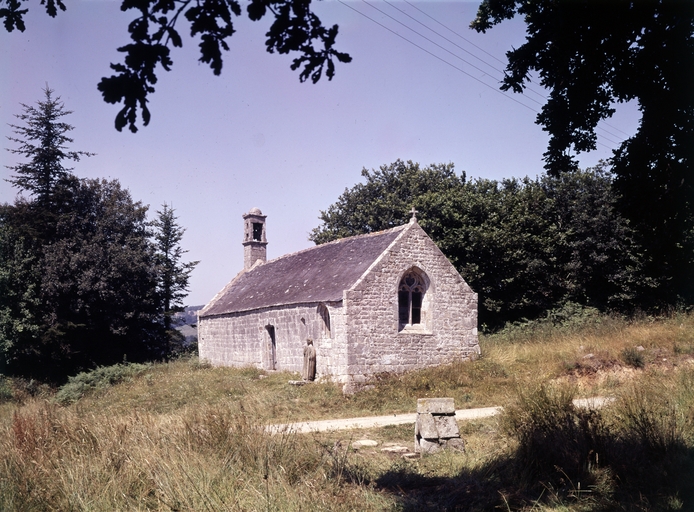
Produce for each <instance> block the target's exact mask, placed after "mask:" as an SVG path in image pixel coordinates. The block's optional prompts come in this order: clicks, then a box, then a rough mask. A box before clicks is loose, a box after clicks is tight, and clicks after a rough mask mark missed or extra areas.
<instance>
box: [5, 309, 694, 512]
mask: <svg viewBox="0 0 694 512" xmlns="http://www.w3.org/2000/svg"><path fill="white" fill-rule="evenodd" d="M597 320H599V321H596V319H595V318H592V319H588V322H587V323H586V324H585V325H582V326H572V325H565V326H564V327H562V328H551V327H548V326H544V325H537V326H535V328H534V329H527V328H526V329H524V330H523V329H516V330H507V331H506V332H504V333H502V334H499V335H495V336H492V337H487V338H484V339H482V340H481V345H482V351H483V357H482V358H481V359H480V360H478V361H475V362H472V363H454V364H452V365H448V366H445V367H440V368H434V369H429V370H424V371H420V372H413V373H409V374H406V375H400V376H397V375H383V376H380V378H379V379H378V380H377V382H376V383H375V387H374V388H373V389H370V390H368V391H364V392H361V393H358V394H356V395H354V396H343V395H342V394H341V392H340V389H339V388H338V387H337V386H335V385H331V384H315V385H311V386H303V387H295V386H289V385H287V380H290V379H293V378H296V377H295V376H294V375H291V374H287V373H273V374H265V372H262V371H259V370H255V369H229V368H209V367H206V366H205V365H200V364H199V363H197V362H196V361H189V360H181V361H177V362H173V363H169V364H161V365H153V366H151V367H150V368H149V369H146V370H145V371H143V372H141V373H139V374H137V375H135V376H134V377H132V378H130V379H128V380H127V381H126V382H123V383H120V384H117V385H115V386H112V387H108V388H106V389H103V390H99V391H97V392H95V393H93V394H91V395H90V396H86V397H84V398H82V399H80V400H78V401H76V402H75V403H74V404H72V405H69V406H59V405H56V404H54V403H53V402H52V399H51V396H50V393H47V392H46V391H45V390H44V391H43V396H38V397H34V398H32V397H30V396H29V393H28V392H27V391H26V390H24V391H22V390H21V389H15V391H14V395H15V398H16V399H17V400H19V401H18V402H17V401H14V402H13V401H6V402H4V403H1V404H0V430H1V431H0V509H2V510H110V509H129V510H150V509H154V510H306V509H308V510H388V509H395V510H418V509H423V508H432V509H434V508H435V509H446V508H450V509H454V508H455V507H456V506H458V507H460V508H461V509H465V510H467V509H470V510H474V509H480V510H483V509H490V508H494V507H497V506H500V507H506V504H508V506H509V508H511V509H514V508H517V509H521V508H524V507H526V508H527V509H528V510H529V509H531V508H532V507H536V508H537V507H543V508H544V507H547V508H548V509H550V508H551V509H554V508H556V509H557V510H599V509H604V510H611V509H614V508H616V507H619V508H623V509H627V510H650V509H663V510H666V509H678V508H679V509H681V510H686V509H687V505H688V506H689V507H694V503H691V502H688V501H687V500H688V499H690V497H689V494H687V493H688V492H691V489H689V488H688V487H687V485H686V484H681V485H680V483H679V481H677V480H676V479H675V480H673V479H670V480H671V481H672V483H671V484H662V483H657V482H660V480H658V479H657V478H655V477H653V476H651V479H650V481H649V484H650V485H651V487H654V488H644V489H639V491H638V492H636V493H635V492H634V491H633V489H635V488H637V489H638V488H639V486H640V485H642V480H639V478H642V477H639V476H638V475H636V476H634V475H632V474H631V473H624V469H623V468H621V466H617V465H612V466H609V465H608V466H605V467H604V468H603V467H598V466H599V464H598V465H597V466H596V468H597V469H595V468H594V469H590V468H588V469H586V468H585V467H583V466H585V464H584V462H583V461H581V464H582V465H583V466H581V468H579V470H580V471H579V473H577V475H578V474H580V475H581V478H582V479H588V480H585V481H584V487H583V489H585V488H586V487H585V485H592V486H593V487H592V489H591V492H592V494H591V493H585V492H584V494H581V493H579V494H578V498H577V495H576V492H575V491H576V485H577V483H578V482H577V481H573V480H572V478H569V475H566V476H567V477H566V478H563V477H562V478H559V479H557V478H556V475H555V474H550V473H551V472H550V473H547V472H546V471H545V470H544V469H542V468H540V466H539V464H540V463H541V462H542V461H538V460H537V459H536V458H533V457H530V458H528V457H529V456H528V454H527V453H525V454H523V450H522V448H523V443H524V442H526V441H527V439H525V438H523V437H522V436H520V435H519V432H521V431H522V430H523V428H525V427H523V425H534V424H533V421H534V420H533V419H532V418H533V416H532V412H533V410H532V408H533V407H534V406H535V405H537V403H540V402H542V400H539V401H538V399H537V398H536V395H532V394H528V393H530V391H532V390H535V389H538V387H539V386H540V385H542V384H547V383H552V384H553V386H554V388H557V389H561V390H568V393H569V394H570V395H571V396H574V395H577V396H591V395H597V394H603V395H604V394H609V395H615V396H619V395H620V394H622V393H624V394H625V395H628V396H630V397H632V398H630V399H629V400H631V402H630V401H629V400H626V401H625V402H624V403H625V404H626V405H625V406H624V407H627V409H628V406H629V404H630V403H631V405H634V403H635V402H634V399H633V397H634V396H640V395H639V393H641V395H642V396H645V397H655V399H654V400H655V401H657V402H659V403H661V402H663V401H666V402H667V397H671V396H675V395H677V396H680V395H681V399H679V402H672V403H673V404H675V405H673V408H675V409H676V410H675V409H673V410H675V412H674V413H673V414H674V416H672V415H668V414H669V412H668V411H665V410H663V411H664V412H663V411H660V410H656V411H655V413H654V414H655V415H654V416H653V415H652V416H653V417H655V418H661V417H662V418H663V419H664V420H663V421H665V420H667V418H671V416H672V418H674V419H673V420H672V422H671V423H672V425H670V424H669V423H668V425H665V426H664V427H663V428H664V429H665V430H667V429H669V430H668V432H670V431H672V433H673V436H675V437H674V438H673V439H674V441H673V443H674V444H672V443H671V444H668V445H667V446H665V448H667V450H669V451H670V455H668V454H665V455H663V456H662V457H661V456H660V455H658V457H660V459H658V461H660V460H661V459H662V461H660V462H658V461H654V463H653V465H654V468H655V470H658V471H660V470H662V471H665V472H667V471H670V470H671V468H672V467H675V466H676V467H677V468H680V469H679V471H680V472H681V473H683V474H684V475H685V476H689V477H691V476H694V471H692V468H691V465H692V460H694V459H693V458H692V455H691V453H692V450H693V449H694V441H693V440H692V436H691V434H692V433H691V432H690V429H689V427H691V425H692V422H694V398H692V397H691V396H690V395H688V394H687V393H685V392H684V391H682V390H683V389H684V390H686V389H688V388H691V387H692V383H694V377H691V376H692V373H693V372H694V316H691V315H690V316H685V315H679V316H674V317H672V318H669V319H666V320H657V321H656V320H652V319H642V320H639V321H635V322H631V323H629V322H625V321H623V320H618V319H606V318H600V319H597ZM637 347H642V348H643V350H640V349H638V350H637ZM688 378H689V379H690V380H687V379H688ZM638 386H641V387H638ZM554 388H553V389H554ZM635 390H636V391H635ZM519 392H520V394H521V395H523V396H524V397H525V399H526V402H524V404H525V405H523V407H525V409H520V412H518V410H516V413H515V414H516V416H513V415H512V414H511V413H509V415H508V417H506V418H502V419H501V420H499V419H489V420H485V421H480V422H474V423H468V424H465V425H461V430H462V432H463V435H464V436H465V438H466V440H467V443H468V448H467V452H466V453H465V454H441V455H437V456H432V457H427V458H425V459H421V460H418V461H410V462H407V461H403V460H401V459H399V458H397V457H395V458H394V457H393V456H388V455H385V454H383V453H381V452H380V450H379V449H374V450H366V451H364V450H362V451H360V452H357V453H354V452H353V451H352V450H351V449H350V448H349V440H350V439H351V438H361V437H365V436H370V437H372V438H374V439H377V440H379V441H382V442H400V443H407V444H408V445H409V444H411V443H412V432H411V430H412V429H411V428H409V427H392V428H386V429H380V430H374V431H369V432H352V433H345V432H340V433H332V434H326V435H312V436H305V435H304V436H301V435H291V434H287V435H282V436H267V435H265V434H264V433H263V432H262V431H261V429H260V426H262V425H263V424H264V423H267V422H273V423H277V422H284V421H295V420H302V419H324V418H338V417H350V416H364V415H370V414H388V413H396V412H412V411H414V410H415V409H416V399H417V398H422V397H427V396H452V397H454V398H455V400H456V405H457V407H459V408H460V407H482V406H490V405H504V406H509V409H510V410H511V409H513V404H515V403H518V396H519ZM39 395H41V393H39ZM663 397H665V398H663ZM545 398H546V397H545ZM550 398H551V397H550ZM546 401H547V403H546V404H541V405H542V407H544V408H538V409H537V411H539V412H538V414H539V415H540V416H541V415H543V414H547V411H548V410H550V409H551V408H552V407H555V406H556V407H559V409H561V404H559V405H558V406H557V405H556V404H557V403H559V402H556V401H555V402H552V401H551V400H550V399H549V398H547V400H546ZM646 402H648V401H647V400H646ZM528 404H531V405H528ZM532 404H535V405H532ZM556 407H555V408H556ZM620 407H621V408H619V407H616V408H615V411H617V412H619V414H622V413H624V411H626V410H627V409H625V408H624V407H622V406H620ZM639 410H640V409H639ZM537 411H536V412H537ZM620 411H621V412H620ZM559 412H561V411H559ZM617 412H615V414H617ZM514 418H515V419H516V420H518V418H521V420H522V421H521V424H522V425H521V427H519V426H518V425H519V424H514V423H513V421H514ZM527 418H530V420H528V419H527ZM615 418H617V416H614V417H612V416H609V417H608V416H606V417H605V419H604V425H605V426H606V428H607V430H609V429H612V430H613V431H614V432H617V430H618V429H619V428H621V425H627V424H630V423H629V421H631V420H629V418H630V416H628V415H626V416H622V417H620V418H621V419H619V418H618V420H619V422H617V419H615ZM624 418H626V419H624ZM632 419H633V418H632ZM637 419H638V418H637ZM500 421H501V422H500ZM658 421H659V420H658ZM668 421H669V420H668ZM610 422H612V423H610ZM509 425H515V427H509ZM600 425H602V424H600ZM601 428H602V427H601ZM509 429H510V430H509ZM513 429H515V430H513ZM550 434H551V435H555V436H559V437H557V439H560V440H561V439H562V438H561V435H565V433H562V432H559V433H557V432H551V433H550ZM629 435H631V434H629ZM629 435H627V434H624V435H621V434H620V436H621V437H620V436H617V435H616V434H615V436H616V437H620V443H622V444H621V445H620V446H619V447H617V446H616V445H614V446H613V444H614V443H613V444H610V443H607V442H605V441H604V440H603V441H601V442H602V444H601V445H600V447H601V450H602V449H603V447H604V449H605V450H606V452H605V453H607V454H608V455H605V456H606V457H608V456H609V454H610V453H615V454H617V453H621V452H619V451H618V450H619V449H623V446H622V445H624V446H627V445H628V443H630V442H632V441H633V439H632V438H631V437H629ZM571 436H572V437H576V435H575V433H573V434H571ZM571 436H570V437H571ZM598 437H599V436H598ZM524 439H525V440H524ZM600 439H603V438H600ZM564 441H566V439H564ZM532 442H535V440H533V441H532ZM568 442H569V444H570V440H569V441H568ZM634 442H637V441H634ZM678 443H679V444H678ZM532 446H536V445H532ZM638 446H640V445H638ZM638 446H637V447H638ZM629 447H630V450H631V451H632V452H633V451H634V446H632V445H629ZM542 450H543V449H542V448H540V451H542ZM667 450H666V451H667ZM531 451H532V450H531ZM637 451H638V450H637ZM654 453H655V452H654ZM658 453H660V452H658ZM673 453H675V454H678V455H677V456H678V457H679V456H680V455H681V456H682V459H681V460H680V459H677V461H675V462H676V464H675V462H672V461H671V460H670V459H671V458H672V454H673ZM645 456H647V457H651V458H652V457H655V455H653V454H651V453H650V452H649V454H646V455H645ZM591 457H595V455H594V454H592V455H591ZM668 457H670V458H668ZM675 458H677V457H675ZM590 460H591V461H593V460H594V459H590ZM673 460H674V459H673ZM536 463H537V464H536ZM592 463H594V462H592ZM534 464H535V465H537V467H538V468H539V469H537V470H532V471H531V470H530V469H528V470H527V471H526V469H524V468H526V467H527V468H531V467H534V466H533V465H534ZM668 464H669V465H668ZM672 464H675V466H672ZM677 464H679V465H677ZM682 468H684V469H682ZM687 468H689V469H687ZM586 471H587V472H586ZM620 471H621V473H620ZM554 473H556V471H554ZM629 479H631V481H629V482H625V481H624V480H629ZM562 482H563V483H562ZM538 499H540V501H539V502H538V501H536V500H538Z"/></svg>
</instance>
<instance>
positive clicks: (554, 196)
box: [310, 160, 653, 328]
mask: <svg viewBox="0 0 694 512" xmlns="http://www.w3.org/2000/svg"><path fill="white" fill-rule="evenodd" d="M362 176H363V177H364V178H365V183H360V184H357V185H355V186H354V187H353V188H352V189H347V190H345V192H344V193H343V194H342V195H341V196H340V197H339V199H338V200H337V202H336V203H334V204H333V205H331V206H330V207H329V208H328V210H327V211H324V212H321V220H322V225H320V226H319V227H317V228H315V229H314V230H313V231H312V233H311V237H310V238H311V240H313V241H314V242H316V243H324V242H328V241H330V240H334V239H335V238H340V237H343V236H351V235H355V234H360V233H369V232H372V231H378V230H380V229H387V228H390V227H394V226H397V225H400V224H403V223H405V222H407V219H408V216H409V214H408V210H409V209H410V208H411V207H412V206H415V207H416V209H417V210H418V211H419V212H420V213H419V215H418V218H419V219H420V224H421V225H422V227H423V228H424V229H425V231H427V233H428V234H429V236H431V238H432V239H433V240H434V242H435V243H436V244H437V245H438V246H439V248H440V249H441V250H442V251H443V253H444V254H445V255H446V256H447V257H448V258H449V259H450V261H451V262H452V263H453V265H454V266H455V267H456V268H457V269H458V271H459V272H460V273H461V275H462V276H463V277H464V278H465V279H466V281H467V282H468V283H469V284H470V286H472V288H473V290H475V291H476V292H477V293H478V294H479V308H480V309H479V319H480V323H481V324H482V325H486V326H487V327H489V328H494V327H497V326H500V325H503V324H504V323H505V322H509V321H513V320H519V319H522V318H535V317H537V316H539V315H541V314H542V313H544V312H545V311H547V310H550V309H554V308H557V307H560V306H562V305H564V304H565V303H567V302H577V303H580V304H583V305H589V306H593V307H597V308H600V309H603V310H606V309H619V310H627V309H629V308H633V307H635V306H636V305H638V304H639V303H640V301H642V300H643V297H644V296H647V295H648V293H647V292H651V291H652V285H653V283H652V282H651V281H650V280H647V279H643V278H642V274H641V272H642V269H643V265H644V262H643V255H642V251H640V247H639V245H638V243H637V241H636V240H635V237H634V233H633V231H632V230H631V229H630V227H629V225H628V223H627V221H626V220H625V219H624V218H623V217H622V216H621V215H620V214H619V212H618V210H617V208H616V203H617V200H618V197H617V195H616V194H615V192H614V189H613V187H612V175H611V174H610V173H609V172H607V171H606V170H605V169H604V167H603V166H600V167H598V168H596V169H589V170H586V171H572V172H569V173H565V174H563V175H561V176H559V177H551V176H544V177H542V178H540V179H536V180H530V179H529V178H524V179H522V180H519V179H515V178H514V179H506V180H503V181H501V182H497V181H494V180H485V179H477V180H473V181H467V180H466V178H465V175H464V174H462V175H460V176H459V175H457V174H456V173H455V171H454V169H453V166H452V165H450V164H448V165H432V166H428V167H424V168H422V167H420V166H419V165H418V164H414V163H412V162H407V163H405V162H402V161H400V160H398V161H397V162H394V163H393V164H390V165H388V166H381V168H380V169H379V170H376V171H368V170H366V169H365V170H363V171H362Z"/></svg>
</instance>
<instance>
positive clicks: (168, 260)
mask: <svg viewBox="0 0 694 512" xmlns="http://www.w3.org/2000/svg"><path fill="white" fill-rule="evenodd" d="M174 212H175V210H174V209H173V208H172V207H170V206H169V205H168V204H166V203H164V204H163V205H162V210H160V211H157V219H156V220H155V221H154V222H153V224H154V226H155V228H156V231H155V233H154V243H155V246H156V250H157V268H158V291H159V296H160V299H161V307H162V310H163V313H164V327H165V329H166V331H167V332H170V331H171V329H172V327H173V322H172V317H173V314H174V313H176V312H179V311H183V299H184V298H185V297H186V296H187V295H188V281H189V279H190V274H191V273H192V272H193V269H195V267H196V265H197V264H198V263H200V262H199V261H191V262H188V263H183V262H182V261H181V258H182V257H183V255H184V254H185V253H187V252H188V251H184V250H183V249H182V248H181V245H180V243H181V239H182V238H183V233H185V231H186V230H185V229H184V228H182V227H181V226H179V224H178V222H177V219H178V217H176V215H174Z"/></svg>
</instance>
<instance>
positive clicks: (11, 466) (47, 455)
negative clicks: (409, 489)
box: [0, 402, 384, 511]
mask: <svg viewBox="0 0 694 512" xmlns="http://www.w3.org/2000/svg"><path fill="white" fill-rule="evenodd" d="M0 453H2V454H3V455H1V456H0V474H1V475H2V478H0V510H190V511H198V510H209V511H217V510H337V509H343V510H349V509H360V510H381V509H382V508H383V506H384V500H383V499H382V498H381V497H380V496H379V495H378V494H377V493H375V492H373V490H372V489H371V488H370V487H368V486H366V485H359V483H358V482H357V483H354V481H349V480H346V475H348V474H354V473H355V470H354V469H351V466H350V465H349V461H345V460H341V459H340V458H339V457H336V456H335V454H334V453H333V452H332V450H330V449H326V447H325V446H323V445H321V444H320V443H317V442H315V441H314V440H313V439H312V438H311V437H308V436H302V435H297V434H291V433H282V434H279V435H272V436H271V435H269V434H266V433H265V431H264V428H263V427H262V425H261V424H258V423H257V422H256V421H255V417H254V414H253V412H252V411H247V410H241V409H240V408H217V407H215V408H209V407H205V406H201V407H200V408H199V409H198V410H195V411H190V412H188V413H186V414H184V415H182V416H178V417H177V416H167V415H165V416H156V415H151V414H142V413H137V414H133V415H131V416H127V417H117V418H114V417H109V416H100V415H97V414H95V413H85V412H83V411H80V410H78V409H66V408H62V407H59V406H57V405H54V404H50V403H47V402H43V403H38V402H37V403H34V404H32V405H31V406H29V407H27V408H25V409H24V410H22V411H18V412H17V413H16V414H15V415H14V417H13V420H12V423H11V426H10V427H9V428H8V429H6V430H5V432H3V433H2V441H0Z"/></svg>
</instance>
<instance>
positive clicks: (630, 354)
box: [620, 347, 646, 368]
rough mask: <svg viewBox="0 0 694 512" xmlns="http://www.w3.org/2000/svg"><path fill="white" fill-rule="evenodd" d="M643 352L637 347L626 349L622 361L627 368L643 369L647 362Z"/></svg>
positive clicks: (623, 351)
mask: <svg viewBox="0 0 694 512" xmlns="http://www.w3.org/2000/svg"><path fill="white" fill-rule="evenodd" d="M642 352H643V350H638V349H637V348H635V347H626V348H625V349H624V350H622V352H621V354H620V355H621V357H622V361H624V364H626V365H627V366H631V367H633V368H643V367H644V366H646V360H645V359H644V357H643V353H642Z"/></svg>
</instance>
